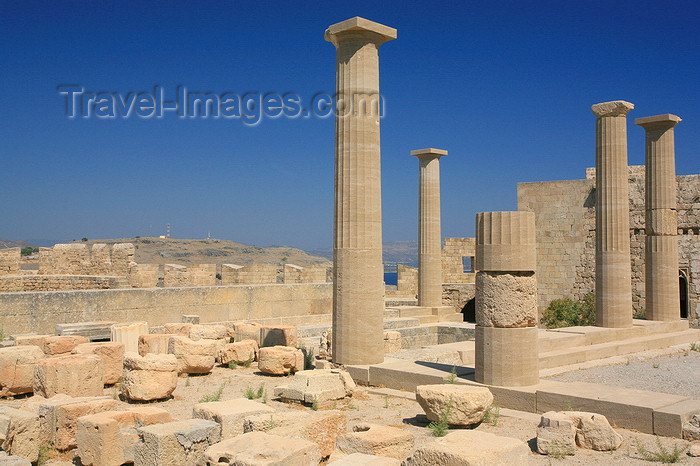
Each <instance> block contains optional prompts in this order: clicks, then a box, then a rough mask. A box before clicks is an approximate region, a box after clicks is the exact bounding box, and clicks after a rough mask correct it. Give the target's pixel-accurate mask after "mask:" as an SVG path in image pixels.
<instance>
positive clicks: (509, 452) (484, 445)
mask: <svg viewBox="0 0 700 466" xmlns="http://www.w3.org/2000/svg"><path fill="white" fill-rule="evenodd" d="M529 455H530V448H529V447H528V446H527V444H526V443H525V442H523V441H522V440H518V439H515V438H512V437H502V436H500V435H495V434H491V433H488V432H480V431H478V430H457V431H454V432H451V433H449V434H447V435H446V436H444V437H442V438H440V439H438V440H436V441H434V442H432V443H429V444H427V445H424V446H422V447H420V448H418V449H417V450H416V451H415V453H413V456H412V457H411V460H410V464H411V466H434V465H436V464H455V465H457V464H474V465H477V464H478V465H482V464H483V465H491V464H494V465H495V464H502V465H520V464H528V463H529V460H528V456H529Z"/></svg>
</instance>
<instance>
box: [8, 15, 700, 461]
mask: <svg viewBox="0 0 700 466" xmlns="http://www.w3.org/2000/svg"><path fill="white" fill-rule="evenodd" d="M336 19H340V18H336ZM324 26H326V24H320V25H318V31H317V33H318V34H317V37H316V39H317V42H316V43H308V44H306V47H308V49H309V50H312V49H313V48H314V47H317V46H318V47H321V46H325V47H328V48H329V50H330V47H333V48H334V49H335V54H336V55H335V56H336V60H335V85H336V89H335V91H336V95H337V96H342V99H341V98H339V100H338V101H336V104H337V108H336V114H335V117H334V124H335V136H334V137H333V134H332V133H328V134H327V139H328V141H327V142H328V144H329V145H330V144H331V143H332V142H333V141H334V148H335V164H334V170H333V171H334V179H331V178H330V177H329V178H328V179H325V180H322V181H321V182H322V183H327V184H328V185H329V186H333V199H334V204H333V215H332V216H330V215H329V216H327V218H324V221H325V222H327V223H328V224H329V225H330V224H332V225H333V255H332V257H333V259H332V260H328V259H325V258H323V257H317V256H314V255H312V254H307V253H306V252H304V251H302V250H300V249H296V248H287V247H275V248H261V247H256V246H249V245H246V244H241V243H234V242H231V241H225V240H218V239H211V238H208V239H202V240H185V239H176V238H172V237H171V235H170V234H169V228H170V226H169V225H168V233H167V234H164V235H162V236H161V235H152V236H144V237H140V236H139V237H131V238H121V239H104V240H94V239H90V240H88V238H84V239H83V240H76V241H67V242H63V243H57V244H54V245H52V246H46V247H37V248H33V247H31V246H25V247H24V248H23V247H6V248H2V249H0V335H1V338H0V340H1V341H0V448H1V450H2V451H0V465H16V466H19V465H30V464H33V465H53V466H59V465H60V466H68V465H83V466H118V465H125V464H126V465H130V464H133V465H134V466H161V465H162V466H223V465H239V466H243V465H245V466H263V465H270V466H272V465H280V466H281V465H285V466H287V465H289V466H316V465H335V466H344V465H378V466H379V465H405V466H439V465H446V466H448V465H449V466H454V465H509V466H515V465H528V464H530V465H552V464H554V465H558V464H563V465H566V464H571V465H594V464H595V465H646V464H652V463H654V462H661V463H669V462H680V463H681V464H700V288H699V287H700V175H677V169H676V139H678V140H681V138H682V137H683V136H682V135H681V134H678V137H677V138H676V127H677V125H678V127H679V128H682V125H684V123H683V121H682V118H683V115H680V116H677V115H675V114H673V113H662V114H657V115H653V114H652V115H649V114H647V113H645V112H646V109H644V108H639V107H641V105H638V108H637V109H635V104H634V103H633V102H628V101H626V100H621V99H620V100H609V99H606V98H601V99H600V100H598V101H591V102H590V103H589V104H588V105H589V107H582V108H563V109H560V110H561V111H563V112H574V113H575V112H578V113H586V115H587V117H588V121H589V123H590V124H589V125H588V126H587V127H582V128H580V132H581V133H583V134H584V135H585V134H588V135H589V136H590V137H589V139H590V140H591V141H595V144H594V146H593V144H591V147H590V148H589V149H590V153H591V158H590V160H581V161H580V175H581V178H580V179H574V180H561V181H526V182H522V183H518V184H517V186H513V190H514V191H515V190H517V195H516V196H515V198H514V199H513V202H514V203H515V202H517V210H502V211H490V210H488V206H489V205H492V204H490V203H489V202H488V199H472V200H471V201H470V202H472V203H475V204H477V205H480V204H483V205H486V206H487V208H485V209H480V210H479V211H478V213H476V215H475V216H474V217H473V218H470V219H469V220H468V221H469V223H470V224H473V231H474V234H473V235H470V234H469V233H465V234H463V235H461V236H456V235H455V236H450V237H445V236H443V231H444V229H443V219H444V218H445V217H447V216H457V215H461V214H460V213H456V212H453V211H447V210H446V209H444V208H442V207H441V200H442V197H443V196H444V192H445V190H444V187H443V190H442V192H441V170H442V171H443V173H444V171H445V170H446V168H445V167H446V164H448V163H449V161H450V159H451V158H455V157H458V156H457V155H454V152H453V151H452V149H450V147H447V146H446V145H443V143H442V142H441V141H440V140H436V141H434V145H433V146H432V147H421V146H418V147H414V148H411V149H410V150H406V151H405V153H404V154H403V156H404V161H403V162H402V163H405V164H410V166H411V167H413V168H411V170H412V171H413V172H414V174H415V176H416V178H417V180H418V190H417V193H415V196H414V198H413V199H412V201H411V202H415V203H417V205H418V211H417V213H418V218H417V225H418V234H417V238H415V239H417V241H418V251H417V259H418V260H417V265H418V266H417V267H411V266H409V265H405V264H400V265H398V266H397V268H396V284H387V283H385V275H384V274H385V261H384V260H383V256H382V253H383V246H382V239H383V237H382V228H383V215H387V213H386V211H383V209H382V188H383V186H382V183H383V178H382V163H383V162H382V163H380V160H382V157H383V154H382V146H381V145H380V128H382V127H383V124H384V123H383V122H382V120H381V118H380V115H379V111H377V109H378V108H379V107H380V105H381V103H380V98H379V96H380V95H382V94H381V93H380V85H379V64H380V49H381V51H382V52H381V53H382V60H384V57H386V56H389V55H391V54H392V53H394V51H393V50H392V49H390V48H389V46H385V45H383V44H385V43H388V42H391V41H394V40H397V42H398V40H399V38H398V33H397V29H395V28H393V27H391V26H390V25H384V24H380V23H378V22H375V21H373V20H371V19H365V18H363V17H359V16H354V17H350V18H349V19H345V20H343V21H340V22H336V23H335V24H331V25H330V26H328V27H326V29H325V32H324V29H323V27H324ZM296 27H299V28H303V27H306V26H299V25H297V24H290V30H289V31H276V33H277V34H279V35H280V36H282V35H285V34H292V32H293V31H292V29H294V28H296ZM268 33H270V31H268ZM402 34H403V31H402ZM406 34H407V35H409V34H410V31H409V32H407V33H406ZM322 39H325V41H327V42H328V44H323V42H322ZM314 50H315V49H314ZM270 53H271V54H272V53H274V51H271V52H270ZM313 53H316V52H313ZM385 54H386V55H385ZM405 58H406V57H403V59H405ZM397 59H402V58H401V57H398V58H397ZM327 65H328V66H327V71H328V73H329V75H330V74H332V67H333V62H332V61H329V63H327ZM392 79H397V77H395V76H392V75H390V74H389V75H383V78H382V86H386V85H387V84H386V83H389V82H391V81H392ZM620 97H623V96H620ZM340 100H342V102H340ZM667 104H668V112H675V111H677V110H675V108H674V102H673V101H669V102H668V103H667ZM678 113H680V112H678ZM380 123H381V124H380ZM694 124H696V123H694ZM628 127H630V128H635V131H636V130H638V132H635V133H632V131H631V129H630V134H629V135H628ZM542 130H543V131H547V128H544V125H543V129H542ZM183 131H186V130H183ZM250 131H251V133H250V134H252V136H250V137H251V138H255V135H254V134H255V133H253V132H252V131H253V129H250ZM642 131H643V133H642ZM505 132H506V133H507V130H505ZM642 134H644V137H643V138H641V137H640V136H641V135H642ZM632 137H635V138H638V137H640V139H644V140H643V141H639V143H640V144H642V143H643V147H644V153H645V162H644V164H643V165H630V163H629V159H628V141H629V140H630V139H631V138H632ZM469 156H470V157H473V156H476V155H475V154H469ZM309 163H311V162H309ZM533 163H538V162H537V161H534V162H533ZM543 163H544V162H543ZM576 163H578V161H577V162H576ZM592 165H595V166H592ZM273 168H274V167H273ZM260 169H261V170H262V167H260ZM153 176H154V177H155V176H158V175H156V174H153ZM464 176H466V174H465V175H464ZM470 176H474V174H470ZM476 176H479V174H476ZM183 189H184V188H183ZM298 189H302V188H301V187H298ZM219 195H220V196H222V198H224V199H226V200H225V203H227V202H233V200H229V199H228V198H226V195H225V194H219ZM261 195H262V194H261ZM153 202H154V206H157V205H159V204H157V203H156V201H153ZM235 202H236V203H245V202H246V201H245V199H236V200H235ZM78 208H79V207H78ZM157 208H158V207H154V209H157ZM227 208H228V207H227V206H226V205H225V204H222V206H221V210H218V211H219V212H220V214H219V215H224V216H225V215H227V214H226V209H227ZM217 209H219V207H217ZM284 223H285V222H284V221H283V220H279V219H270V225H274V227H273V226H271V227H270V228H278V229H282V228H283V227H284ZM406 239H412V238H410V237H409V238H406ZM465 265H466V266H465Z"/></svg>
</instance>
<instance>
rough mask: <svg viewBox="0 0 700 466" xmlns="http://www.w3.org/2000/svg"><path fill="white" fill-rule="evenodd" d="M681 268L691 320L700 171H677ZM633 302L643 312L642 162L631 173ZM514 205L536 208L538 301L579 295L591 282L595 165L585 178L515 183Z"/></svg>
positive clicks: (695, 306)
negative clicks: (686, 286) (679, 173)
mask: <svg viewBox="0 0 700 466" xmlns="http://www.w3.org/2000/svg"><path fill="white" fill-rule="evenodd" d="M677 182H678V190H677V199H678V233H679V268H680V269H681V270H683V269H686V273H687V274H688V281H689V283H688V303H689V305H688V313H689V316H690V320H691V324H693V323H694V325H697V321H698V319H699V318H700V315H699V313H700V303H699V302H698V299H699V298H700V280H699V279H700V250H699V249H700V246H699V244H698V243H699V242H700V175H683V176H678V177H677ZM629 191H630V252H631V256H632V262H631V267H632V293H633V296H632V298H633V306H634V311H635V313H636V314H637V315H640V316H641V315H643V314H644V308H645V301H644V295H645V293H644V273H645V270H644V242H645V229H644V217H645V215H644V167H643V166H632V167H630V173H629ZM518 209H520V210H531V211H534V212H535V222H536V229H537V281H538V290H537V292H538V307H539V309H540V311H541V310H543V309H544V308H546V307H547V305H548V304H549V303H550V302H551V301H552V300H554V299H558V298H565V297H570V298H572V299H575V300H579V299H582V298H583V296H585V295H586V294H588V293H592V292H593V291H594V287H595V169H591V168H588V169H587V170H586V179H585V180H569V181H546V182H536V183H519V184H518Z"/></svg>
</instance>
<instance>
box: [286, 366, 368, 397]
mask: <svg viewBox="0 0 700 466" xmlns="http://www.w3.org/2000/svg"><path fill="white" fill-rule="evenodd" d="M343 372H345V371H341V370H338V369H316V370H307V371H300V372H297V373H296V374H294V378H293V379H292V381H291V382H290V383H289V384H286V385H281V386H278V387H276V388H275V390H274V395H275V396H279V397H281V398H283V399H287V400H296V401H302V402H304V403H309V404H311V403H314V402H317V403H324V402H326V401H330V400H339V399H341V398H345V397H346V396H348V395H350V394H352V391H353V390H354V389H355V383H354V382H353V380H352V377H350V376H349V374H347V372H345V374H343Z"/></svg>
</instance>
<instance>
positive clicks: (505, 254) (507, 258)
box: [475, 211, 539, 387]
mask: <svg viewBox="0 0 700 466" xmlns="http://www.w3.org/2000/svg"><path fill="white" fill-rule="evenodd" d="M535 269H536V241H535V213H534V212H526V211H518V212H483V213H479V214H476V270H477V273H476V337H475V340H476V341H475V345H476V353H475V362H476V367H475V378H476V381H477V382H479V383H483V384H487V385H500V386H505V387H519V386H525V385H535V384H537V383H538V382H539V354H538V350H537V278H536V277H535Z"/></svg>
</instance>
